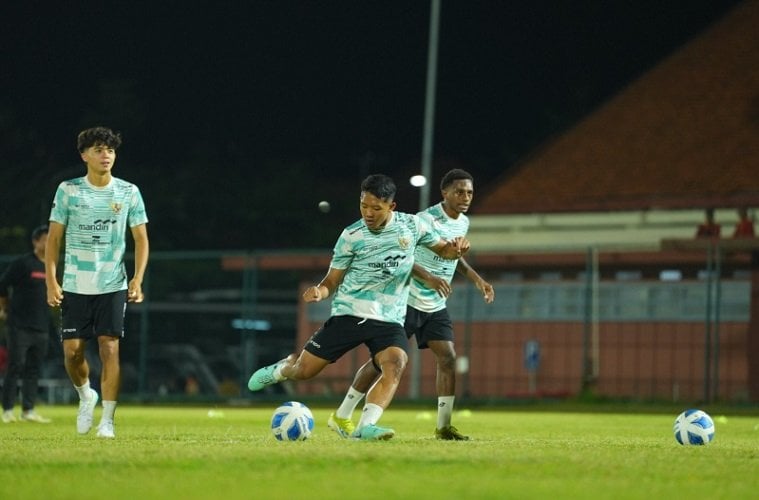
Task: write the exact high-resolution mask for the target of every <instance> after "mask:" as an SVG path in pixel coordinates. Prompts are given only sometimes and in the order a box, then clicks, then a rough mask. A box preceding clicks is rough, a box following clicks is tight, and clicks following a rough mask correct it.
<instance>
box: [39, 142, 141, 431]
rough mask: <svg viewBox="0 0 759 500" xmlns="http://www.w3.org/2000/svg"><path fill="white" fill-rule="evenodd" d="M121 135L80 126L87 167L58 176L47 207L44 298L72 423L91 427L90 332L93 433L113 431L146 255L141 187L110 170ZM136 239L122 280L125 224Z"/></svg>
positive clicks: (80, 428) (81, 427) (80, 144)
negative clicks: (55, 321) (57, 341)
mask: <svg viewBox="0 0 759 500" xmlns="http://www.w3.org/2000/svg"><path fill="white" fill-rule="evenodd" d="M120 145H121V136H120V135H119V134H116V133H114V132H113V131H112V130H110V129H108V128H105V127H95V128H90V129H87V130H84V131H82V132H81V133H79V136H78V138H77V148H78V150H79V153H80V155H81V158H82V161H84V163H85V165H86V167H87V175H85V176H84V177H79V178H76V179H71V180H68V181H64V182H62V183H61V184H60V185H59V186H58V189H57V191H56V193H55V199H54V201H53V208H52V210H51V212H50V229H49V233H48V243H47V251H46V254H45V277H46V282H47V302H48V305H50V306H53V307H56V306H61V340H62V342H63V356H64V366H65V367H66V372H67V373H68V375H69V377H70V378H71V382H72V383H73V384H74V387H75V388H76V391H77V392H78V393H79V412H78V414H77V420H76V424H77V425H76V427H77V432H79V434H86V433H88V432H89V431H90V429H91V428H92V421H93V415H94V411H95V406H96V405H97V402H98V394H97V392H95V390H94V389H92V388H90V380H89V374H90V369H89V365H88V364H87V360H86V359H85V356H84V349H85V343H86V341H87V340H90V339H92V338H96V339H97V342H98V349H99V354H100V360H101V362H102V365H103V367H102V374H101V377H100V387H101V392H102V400H103V413H102V416H101V420H100V424H99V425H98V429H97V436H98V437H102V438H113V437H115V432H114V427H113V419H114V413H115V411H116V401H117V398H118V393H119V382H120V364H119V340H120V339H121V338H122V337H123V336H124V313H125V310H126V303H127V301H129V302H142V300H143V298H144V296H143V293H142V280H143V276H144V274H145V268H146V267H147V263H148V253H149V248H148V247H149V245H148V233H147V227H146V224H147V222H148V218H147V214H146V213H145V204H144V203H143V200H142V196H141V195H140V191H139V189H138V188H137V186H135V185H134V184H131V183H129V182H126V181H124V180H121V179H118V178H116V177H113V176H112V175H111V170H112V169H113V165H114V163H115V162H116V149H118V147H119V146H120ZM127 228H129V229H130V230H131V233H132V237H133V239H134V276H133V277H132V279H131V280H129V281H128V282H127V273H126V267H125V265H124V253H125V251H126V230H127ZM64 235H65V241H66V249H65V264H64V268H63V283H62V285H60V284H59V283H58V278H57V273H58V257H59V254H60V250H61V245H62V242H63V237H64Z"/></svg>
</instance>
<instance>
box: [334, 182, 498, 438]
mask: <svg viewBox="0 0 759 500" xmlns="http://www.w3.org/2000/svg"><path fill="white" fill-rule="evenodd" d="M440 190H441V192H442V196H443V201H442V202H440V203H438V204H437V205H433V206H432V207H430V208H428V209H427V210H424V211H423V212H420V213H419V216H420V217H422V218H423V219H425V220H427V221H428V222H429V223H430V224H431V225H432V226H433V228H434V229H435V230H436V231H437V232H438V233H439V234H440V235H441V236H442V237H444V238H447V239H453V238H459V237H464V236H466V234H467V231H468V230H469V219H468V218H467V216H466V215H464V212H466V211H467V210H469V205H470V204H471V202H472V198H473V196H474V180H473V178H472V176H471V175H470V174H469V173H468V172H466V171H464V170H460V169H453V170H451V171H449V172H448V173H447V174H445V175H444V176H443V179H442V181H441V182H440ZM415 261H416V263H415V265H414V273H413V275H412V280H411V291H410V294H409V299H408V308H407V312H406V320H405V325H404V326H405V329H406V334H407V335H408V337H409V338H411V336H412V335H416V342H417V345H418V346H419V349H427V348H429V349H431V350H432V353H433V354H434V355H435V360H436V362H437V382H436V388H437V394H438V413H437V428H436V430H435V436H436V437H437V438H438V439H444V440H451V441H466V440H468V439H469V437H468V436H465V435H463V434H461V433H460V432H459V431H458V430H457V429H456V427H454V426H453V425H451V414H452V412H453V401H454V396H455V393H456V371H455V369H456V352H455V350H454V347H453V324H452V323H451V317H450V315H449V314H448V309H446V298H447V297H448V295H449V294H450V292H451V287H450V282H451V280H452V279H453V275H454V273H455V271H458V272H459V273H461V274H463V275H464V276H466V277H467V278H469V279H470V280H471V281H472V282H473V283H474V285H475V286H476V287H477V289H478V290H479V291H480V292H481V293H482V296H483V298H484V300H485V302H486V303H488V304H490V303H492V302H493V300H494V299H495V292H494V290H493V287H492V286H491V285H490V283H488V282H487V281H485V280H484V279H482V277H480V275H479V274H477V272H476V271H475V270H474V269H472V268H471V266H469V264H468V263H467V262H466V261H465V260H464V259H463V258H460V259H458V261H451V260H443V259H440V258H439V257H438V256H437V255H435V254H434V253H432V252H430V251H429V250H427V249H426V248H423V247H417V249H416V254H415ZM377 375H378V373H377V370H376V369H375V367H374V365H373V363H372V362H371V360H370V361H367V362H366V363H365V364H364V365H363V366H362V367H361V368H359V370H358V372H356V376H355V378H354V379H353V384H352V385H351V387H350V389H348V393H347V394H346V395H345V399H343V402H342V404H341V405H340V407H339V408H338V409H337V411H336V412H335V413H333V414H332V415H330V416H329V420H328V422H327V424H328V425H329V427H330V428H332V429H333V430H334V431H335V432H337V433H338V434H339V435H341V436H343V437H347V436H349V435H350V434H351V433H352V432H353V421H352V420H351V415H352V414H353V410H354V409H355V408H356V405H357V404H358V403H359V401H361V399H362V398H363V397H364V394H365V393H366V392H367V391H368V390H369V388H370V387H371V386H372V384H373V383H374V380H375V379H376V378H377Z"/></svg>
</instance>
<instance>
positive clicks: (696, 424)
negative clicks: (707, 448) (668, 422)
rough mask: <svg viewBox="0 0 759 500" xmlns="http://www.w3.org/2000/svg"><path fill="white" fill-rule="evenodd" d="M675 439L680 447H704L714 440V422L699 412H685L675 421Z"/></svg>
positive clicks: (702, 412)
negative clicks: (693, 445) (692, 445)
mask: <svg viewBox="0 0 759 500" xmlns="http://www.w3.org/2000/svg"><path fill="white" fill-rule="evenodd" d="M673 430H674V432H675V439H677V442H678V443H680V444H682V445H685V446H687V445H691V444H696V445H705V444H709V443H710V442H711V440H712V439H714V421H713V420H712V417H710V416H709V415H708V414H707V413H706V412H704V411H701V410H695V409H693V410H685V411H684V412H682V413H681V414H680V415H678V416H677V418H676V419H675V426H674V429H673Z"/></svg>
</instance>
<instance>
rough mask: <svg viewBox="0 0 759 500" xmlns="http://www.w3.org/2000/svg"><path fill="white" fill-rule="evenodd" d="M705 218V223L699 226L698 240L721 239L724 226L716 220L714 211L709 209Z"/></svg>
mask: <svg viewBox="0 0 759 500" xmlns="http://www.w3.org/2000/svg"><path fill="white" fill-rule="evenodd" d="M704 217H705V219H704V222H702V223H701V224H699V225H698V229H697V230H696V238H719V236H720V233H721V232H722V226H720V225H719V224H717V223H716V222H715V220H714V209H713V208H707V209H706V211H705V212H704Z"/></svg>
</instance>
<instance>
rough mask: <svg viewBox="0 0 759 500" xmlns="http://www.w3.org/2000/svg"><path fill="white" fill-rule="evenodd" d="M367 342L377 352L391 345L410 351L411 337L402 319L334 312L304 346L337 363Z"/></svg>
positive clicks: (316, 354)
mask: <svg viewBox="0 0 759 500" xmlns="http://www.w3.org/2000/svg"><path fill="white" fill-rule="evenodd" d="M361 344H365V345H366V347H368V348H369V352H370V353H371V355H372V359H374V356H375V355H376V354H377V353H378V352H381V351H384V350H385V349H387V348H388V347H393V346H394V347H400V348H401V349H403V350H404V351H406V352H408V339H407V338H406V332H405V331H404V330H403V327H402V326H401V325H399V324H398V323H388V322H386V321H377V320H374V319H366V318H357V317H356V316H332V317H331V318H329V319H328V320H327V321H326V322H325V323H324V326H322V327H321V328H319V330H317V332H316V333H314V334H313V335H312V336H311V338H310V339H308V341H307V342H306V345H305V347H304V348H303V349H305V350H306V351H308V352H310V353H311V354H313V355H314V356H317V357H320V358H322V359H326V360H328V361H329V362H331V363H334V362H335V361H337V360H338V359H340V357H341V356H342V355H343V354H345V353H346V352H348V351H350V350H351V349H353V348H355V347H357V346H359V345H361Z"/></svg>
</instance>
